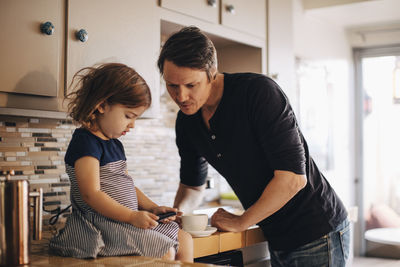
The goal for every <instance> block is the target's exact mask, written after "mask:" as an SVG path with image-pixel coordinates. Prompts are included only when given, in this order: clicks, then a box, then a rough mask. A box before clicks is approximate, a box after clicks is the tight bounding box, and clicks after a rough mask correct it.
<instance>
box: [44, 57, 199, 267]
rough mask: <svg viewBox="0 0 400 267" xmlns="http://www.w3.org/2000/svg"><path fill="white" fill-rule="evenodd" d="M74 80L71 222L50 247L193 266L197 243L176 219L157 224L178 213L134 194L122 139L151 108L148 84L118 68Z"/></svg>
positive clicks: (73, 252)
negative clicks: (183, 262)
mask: <svg viewBox="0 0 400 267" xmlns="http://www.w3.org/2000/svg"><path fill="white" fill-rule="evenodd" d="M76 78H78V81H79V82H78V85H79V86H78V90H75V91H74V92H73V93H71V94H70V95H69V99H70V100H71V101H70V103H69V105H68V108H69V111H70V116H71V117H72V118H73V120H74V121H76V122H77V123H79V124H81V125H82V127H81V128H77V129H76V130H75V132H74V134H73V136H72V139H71V142H70V144H69V146H68V149H67V152H66V154H65V165H66V170H67V173H68V175H69V178H70V181H71V203H72V214H71V215H70V216H69V217H68V219H67V222H66V225H65V228H64V229H62V230H61V231H60V233H59V234H58V235H57V236H55V237H53V238H52V240H51V241H50V251H51V252H52V253H54V254H56V255H60V256H72V257H77V258H96V257H97V256H118V255H140V256H148V257H162V258H164V259H176V260H181V261H186V262H193V243H192V238H191V236H190V235H189V234H188V233H186V232H184V231H182V230H180V229H179V226H178V224H177V223H175V222H173V221H172V220H173V219H175V217H170V218H167V219H164V220H162V221H161V223H158V222H157V220H158V219H159V217H158V216H157V214H160V213H165V212H169V211H175V212H177V210H176V209H174V208H169V207H164V206H158V205H156V204H155V203H154V202H152V201H151V200H150V199H149V198H148V197H147V196H146V195H145V194H144V193H142V191H140V190H139V189H138V188H137V187H135V186H134V183H133V180H132V178H131V177H130V176H129V175H128V173H127V168H126V157H125V152H124V148H123V146H122V143H121V142H120V141H119V140H118V139H117V138H118V137H120V136H122V135H125V134H126V133H127V132H129V130H130V129H131V128H133V127H134V124H135V120H136V119H137V118H138V117H139V116H140V115H142V113H143V112H144V111H145V110H146V109H147V108H148V107H149V106H150V103H151V96H150V90H149V87H148V86H147V84H146V82H145V81H144V80H143V78H142V77H141V76H140V75H139V74H138V73H137V72H136V71H135V70H133V69H132V68H130V67H128V66H126V65H123V64H117V63H109V64H104V65H101V66H99V67H98V68H85V69H82V70H81V71H79V72H78V73H77V74H76V75H75V77H74V79H76ZM178 244H179V250H178Z"/></svg>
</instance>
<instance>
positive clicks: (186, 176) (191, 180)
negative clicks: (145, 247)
mask: <svg viewBox="0 0 400 267" xmlns="http://www.w3.org/2000/svg"><path fill="white" fill-rule="evenodd" d="M182 116H183V115H182V114H181V112H180V111H179V113H178V116H177V119H176V124H175V131H176V145H177V147H178V152H179V156H180V157H181V167H180V180H181V183H182V184H184V185H188V186H201V185H203V184H204V183H205V182H206V178H207V172H208V162H207V161H206V159H205V158H204V157H202V156H201V155H199V153H198V152H197V151H196V149H195V148H194V147H193V145H191V142H190V138H189V136H188V135H187V134H185V131H184V126H185V123H184V121H183V118H182Z"/></svg>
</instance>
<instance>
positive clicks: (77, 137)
mask: <svg viewBox="0 0 400 267" xmlns="http://www.w3.org/2000/svg"><path fill="white" fill-rule="evenodd" d="M84 156H92V157H94V158H96V159H98V160H99V161H100V166H104V165H106V164H107V163H110V162H115V161H118V160H124V161H126V157H125V152H124V147H123V145H122V143H121V142H120V141H119V140H118V139H109V140H103V139H101V138H100V137H98V136H97V135H94V134H92V133H91V132H90V131H88V130H86V129H84V128H78V129H76V130H75V132H74V136H73V138H72V139H71V142H70V144H69V146H68V150H67V153H66V154H65V163H66V164H68V165H70V166H74V165H75V161H76V160H78V159H79V158H81V157H84Z"/></svg>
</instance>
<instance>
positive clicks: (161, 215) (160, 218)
mask: <svg viewBox="0 0 400 267" xmlns="http://www.w3.org/2000/svg"><path fill="white" fill-rule="evenodd" d="M175 215H176V212H174V211H170V212H166V213H160V214H157V216H158V218H159V219H158V220H157V222H161V221H162V220H163V219H165V218H168V217H171V216H175Z"/></svg>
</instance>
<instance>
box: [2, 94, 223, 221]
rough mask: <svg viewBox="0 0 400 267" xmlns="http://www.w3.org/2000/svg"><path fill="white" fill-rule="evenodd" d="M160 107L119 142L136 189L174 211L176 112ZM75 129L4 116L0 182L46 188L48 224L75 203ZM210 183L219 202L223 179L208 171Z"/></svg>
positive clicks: (209, 195) (209, 193) (166, 103)
mask: <svg viewBox="0 0 400 267" xmlns="http://www.w3.org/2000/svg"><path fill="white" fill-rule="evenodd" d="M160 106H161V112H160V118H157V119H143V120H137V121H136V125H135V128H134V130H133V131H131V132H130V133H128V134H127V135H126V136H124V137H122V138H121V139H120V140H121V141H122V142H123V144H124V148H125V153H126V156H127V164H128V172H129V174H130V175H131V176H132V177H133V178H134V181H135V184H136V186H138V187H139V188H140V189H141V190H142V191H143V192H144V193H145V194H146V195H147V196H149V197H150V198H151V199H152V200H153V201H154V202H156V203H157V204H159V205H168V206H171V205H172V204H173V200H174V197H175V193H176V189H177V187H178V184H179V155H178V151H177V148H176V145H175V117H176V112H177V107H176V105H175V104H174V103H172V101H171V100H170V98H169V96H165V95H164V96H162V97H161V103H160ZM75 127H76V126H75V125H74V124H73V123H72V121H69V120H59V119H47V118H46V119H43V118H29V117H18V116H8V115H7V116H6V115H0V170H1V173H0V178H2V179H4V175H5V173H6V171H7V170H14V171H15V175H14V176H13V179H28V180H29V183H30V188H31V190H33V189H35V188H39V187H41V188H43V192H44V199H43V206H44V210H45V212H44V215H43V218H44V219H43V220H44V224H45V225H46V224H48V220H49V218H50V217H51V216H52V213H53V214H54V213H55V211H54V210H55V209H56V208H61V209H63V208H65V207H67V206H68V205H69V204H70V200H69V178H68V175H67V174H66V172H65V166H64V155H65V151H66V149H67V147H68V144H69V140H70V138H71V136H72V133H73V131H74V129H75ZM209 178H210V179H213V180H214V184H215V185H216V186H215V188H213V189H210V190H206V196H205V199H206V200H213V199H216V198H217V197H218V184H219V174H218V173H217V172H216V171H215V170H214V169H213V168H209ZM52 210H53V212H51V211H52ZM63 220H64V219H63Z"/></svg>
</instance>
